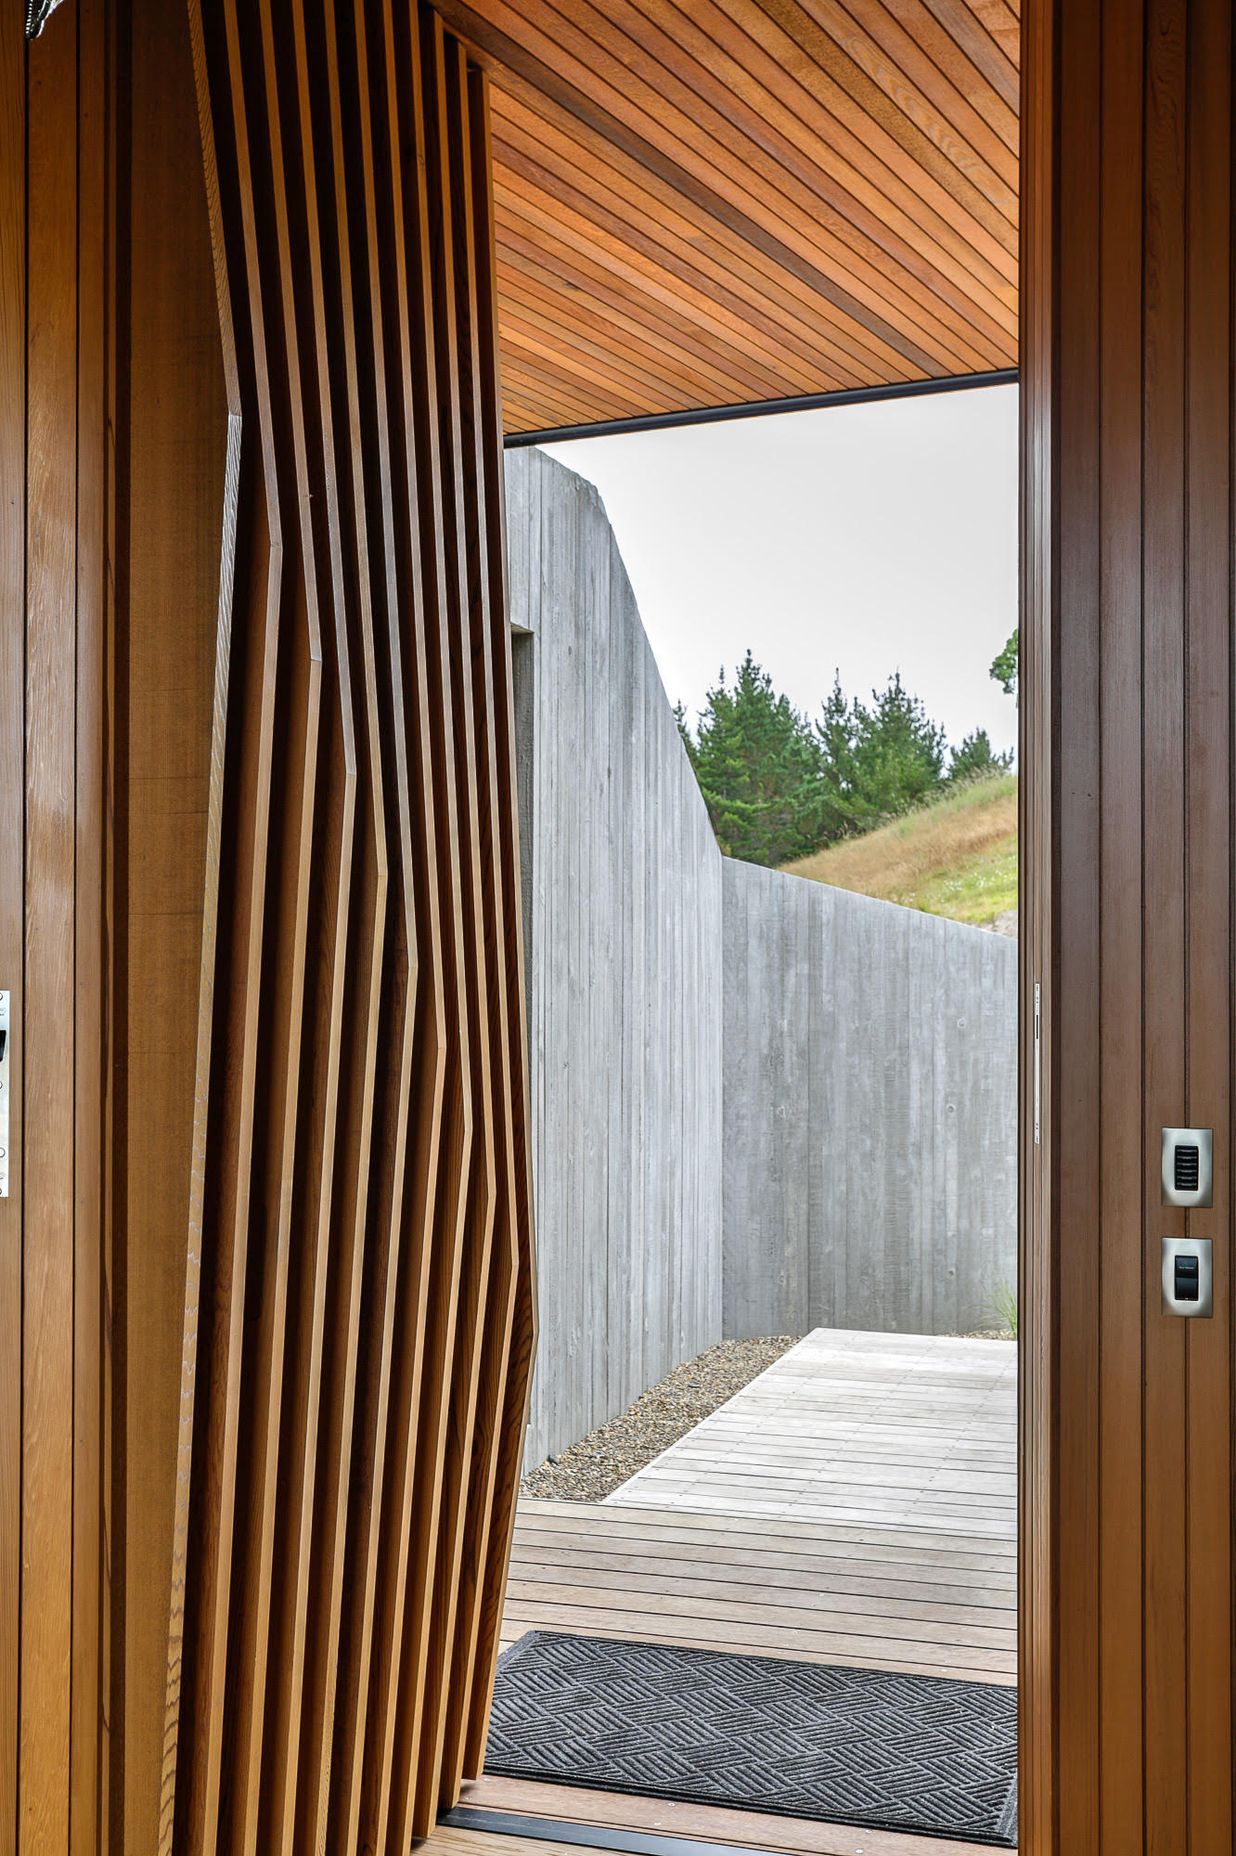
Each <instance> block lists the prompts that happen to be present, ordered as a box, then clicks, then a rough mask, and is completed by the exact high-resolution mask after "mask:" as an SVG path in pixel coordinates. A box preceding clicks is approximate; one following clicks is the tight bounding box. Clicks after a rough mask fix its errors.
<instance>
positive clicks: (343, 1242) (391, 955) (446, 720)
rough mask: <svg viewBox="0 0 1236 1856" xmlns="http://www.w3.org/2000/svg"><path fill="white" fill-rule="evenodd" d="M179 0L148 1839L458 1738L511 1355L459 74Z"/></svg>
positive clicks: (505, 979) (508, 936)
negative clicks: (191, 687)
mask: <svg viewBox="0 0 1236 1856" xmlns="http://www.w3.org/2000/svg"><path fill="white" fill-rule="evenodd" d="M190 18H191V26H192V37H193V44H194V48H195V65H196V73H197V86H198V98H199V113H200V117H201V123H202V146H203V151H204V159H205V172H206V183H207V196H208V199H209V200H210V202H211V209H212V217H213V223H214V235H215V238H214V243H215V264H216V281H217V285H218V301H219V315H220V325H221V330H222V335H223V353H224V373H225V376H226V378H227V381H228V401H229V411H230V415H231V432H232V438H231V440H230V442H229V462H228V471H227V483H226V492H225V495H226V501H225V510H224V516H225V520H224V555H223V563H222V573H221V576H220V580H221V597H220V601H219V618H218V627H217V637H216V644H215V709H214V724H213V737H214V738H213V746H212V748H211V755H210V765H211V772H210V777H209V788H210V793H211V802H210V810H209V823H208V831H207V838H206V850H205V869H206V908H205V923H206V927H205V932H204V933H203V936H202V962H201V974H200V1001H201V1004H200V1012H199V1031H198V1050H199V1055H198V1097H197V1106H196V1116H195V1127H194V1132H193V1140H192V1148H193V1155H194V1159H193V1179H194V1182H195V1183H194V1190H193V1195H192V1200H191V1229H190V1252H189V1269H188V1272H187V1275H186V1293H185V1310H184V1314H185V1319H184V1343H183V1357H182V1361H181V1385H182V1397H181V1418H180V1474H179V1499H178V1502H177V1508H176V1514H175V1517H174V1523H173V1528H174V1543H173V1544H174V1578H173V1603H172V1637H171V1646H170V1654H169V1657H168V1662H167V1706H166V1725H165V1731H164V1743H163V1744H164V1758H163V1773H162V1782H161V1788H160V1789H161V1801H162V1802H161V1828H160V1847H161V1849H163V1850H164V1851H165V1852H168V1853H169V1856H170V1853H171V1852H176V1853H177V1856H179V1853H180V1852H182V1851H184V1852H195V1853H196V1852H202V1853H203V1856H205V1853H206V1852H213V1851H215V1850H219V1851H224V1850H227V1851H237V1852H239V1851H242V1850H243V1851H246V1852H256V1851H266V1850H284V1851H302V1850H304V1851H318V1850H321V1849H323V1848H328V1849H330V1850H332V1851H335V1850H339V1851H352V1850H357V1849H360V1848H365V1849H370V1850H386V1849H390V1850H395V1849H403V1848H405V1847H406V1846H407V1843H408V1840H409V1837H411V1836H412V1835H423V1834H425V1832H426V1831H427V1829H428V1828H429V1827H430V1826H431V1825H432V1823H433V1821H434V1819H435V1818H436V1815H437V1812H438V1809H439V1808H440V1805H441V1804H442V1803H443V1802H444V1801H446V1800H449V1799H450V1798H453V1797H454V1796H455V1795H456V1794H457V1791H458V1787H459V1784H460V1781H461V1779H462V1776H463V1774H464V1772H465V1770H470V1769H471V1763H474V1760H475V1754H474V1752H473V1750H472V1740H471V1739H470V1737H469V1736H470V1735H474V1733H475V1720H476V1718H477V1717H478V1715H479V1717H480V1718H481V1719H483V1716H484V1712H485V1709H486V1707H487V1703H488V1694H489V1685H490V1682H491V1680H492V1664H493V1661H494V1658H495V1656H496V1653H497V1639H498V1632H497V1622H496V1620H497V1617H498V1615H499V1612H500V1604H501V1596H500V1594H501V1584H502V1579H503V1576H504V1569H505V1563H506V1555H507V1551H508V1548H509V1539H510V1531H511V1527H512V1525H513V1488H514V1483H515V1472H514V1471H513V1470H512V1468H511V1464H512V1461H515V1462H516V1463H517V1455H515V1456H514V1457H513V1452H512V1442H511V1438H512V1434H514V1435H515V1436H516V1437H517V1436H518V1434H519V1433H521V1432H522V1426H523V1419H524V1410H525V1406H526V1398H527V1378H528V1366H529V1355H530V1345H529V1344H528V1341H527V1338H526V1337H527V1335H528V1334H529V1331H530V1296H531V1280H530V1264H531V1252H530V1235H529V1231H528V1194H527V1191H526V1188H521V1185H520V1179H521V1168H522V1169H524V1170H526V1164H527V1163H526V1151H525V1150H526V1137H525V1134H524V1126H525V1118H524V1109H523V1104H522V1094H523V1089H524V1075H525V1063H524V1053H523V1033H522V1017H521V996H520V995H521V981H522V956H521V954H520V951H519V948H518V939H517V937H513V936H512V932H511V919H510V918H511V911H510V908H509V906H508V904H507V901H506V898H507V897H509V896H512V895H515V894H517V893H518V883H519V878H518V850H517V844H516V840H515V814H514V801H513V783H512V778H511V773H510V767H511V759H510V732H511V731H510V724H509V721H508V718H507V710H508V709H509V705H510V701H511V696H510V668H509V640H508V628H507V625H506V612H505V593H504V586H503V577H502V505H501V457H500V439H501V433H500V427H499V420H498V413H497V400H496V393H495V387H494V382H495V379H496V357H495V348H494V342H495V335H494V321H493V301H494V284H493V239H492V226H491V210H492V209H491V199H490V194H489V187H488V178H487V176H488V141H487V126H486V112H487V99H486V96H485V93H484V87H483V85H482V84H481V83H480V82H479V80H478V78H477V75H476V73H475V70H474V68H473V66H472V65H471V63H470V61H469V59H468V57H467V55H466V54H465V53H464V51H463V50H462V48H461V47H460V45H459V44H458V42H457V41H456V40H454V39H453V38H452V37H451V36H450V34H449V33H447V32H446V31H445V30H444V28H443V27H442V24H441V22H440V20H439V19H438V18H437V16H436V15H434V14H433V13H431V12H429V11H427V10H426V11H423V12H422V13H421V14H420V15H416V14H408V13H406V12H403V11H401V10H400V9H398V8H397V7H395V6H394V5H390V6H385V7H381V8H374V7H372V6H367V5H363V4H361V3H360V0H310V3H309V4H302V0H296V3H295V4H292V5H282V4H276V0H266V3H264V4H262V5H260V6H258V7H257V8H248V7H244V6H241V5H239V4H235V5H234V4H226V5H223V6H220V7H218V8H214V7H210V8H206V7H202V8H198V7H196V6H194V7H192V8H191V10H190ZM478 151H479V152H478ZM521 1336H523V1337H525V1338H523V1339H522V1340H521V1338H520V1337H521ZM470 1762H471V1763H470Z"/></svg>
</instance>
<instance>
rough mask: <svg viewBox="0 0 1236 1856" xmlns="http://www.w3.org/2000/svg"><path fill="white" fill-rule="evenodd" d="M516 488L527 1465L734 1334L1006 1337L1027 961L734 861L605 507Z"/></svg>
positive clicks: (954, 928) (526, 453)
mask: <svg viewBox="0 0 1236 1856" xmlns="http://www.w3.org/2000/svg"><path fill="white" fill-rule="evenodd" d="M506 477H507V523H508V549H509V583H510V598H511V622H512V627H513V630H514V647H513V648H514V663H515V703H516V742H517V754H518V778H519V799H520V812H521V848H522V852H523V872H524V874H523V882H524V910H525V935H526V943H527V962H528V973H527V979H528V1010H529V1061H530V1064H531V1068H532V1078H531V1100H532V1117H533V1185H534V1198H535V1216H536V1231H537V1253H538V1271H537V1274H538V1280H539V1291H540V1311H541V1340H540V1354H539V1362H538V1366H537V1374H536V1381H535V1385H534V1390H533V1403H532V1419H531V1425H530V1431H529V1442H528V1460H529V1462H539V1461H540V1460H541V1459H542V1458H543V1457H545V1456H546V1455H548V1454H549V1453H551V1452H557V1451H559V1450H561V1449H563V1448H565V1447H566V1446H567V1445H568V1444H570V1443H572V1442H574V1441H576V1440H577V1439H578V1438H580V1437H582V1436H584V1435H585V1434H586V1433H587V1432H588V1431H589V1430H591V1429H593V1428H594V1427H595V1426H596V1425H598V1424H601V1423H603V1422H604V1421H605V1420H606V1419H608V1418H610V1417H613V1416H615V1415H616V1414H617V1413H618V1412H620V1411H622V1410H624V1409H625V1408H626V1407H627V1406H628V1405H629V1404H631V1403H632V1401H633V1400H634V1399H635V1398H636V1397H637V1396H638V1395H639V1393H640V1392H642V1391H643V1390H645V1388H646V1387H648V1386H650V1385H652V1384H655V1382H656V1381H657V1380H658V1379H660V1378H662V1377H663V1376H664V1375H665V1374H666V1373H668V1372H669V1371H671V1370H672V1369H673V1368H674V1367H675V1366H677V1365H679V1364H680V1363H681V1362H682V1361H683V1360H686V1359H690V1358H692V1357H693V1355H695V1354H696V1353H699V1352H701V1351H702V1350H703V1349H704V1348H705V1347H707V1346H709V1345H711V1344H712V1343H713V1342H714V1341H717V1340H719V1339H721V1338H722V1337H723V1336H724V1337H730V1336H733V1337H743V1336H748V1335H758V1334H771V1333H780V1334H801V1333H805V1332H806V1331H807V1330H808V1329H809V1328H811V1327H819V1326H835V1327H853V1328H871V1329H883V1330H893V1331H901V1332H917V1333H927V1334H935V1333H964V1332H967V1331H969V1330H971V1329H974V1328H984V1327H990V1326H992V1325H993V1324H994V1322H995V1320H996V1308H997V1303H998V1301H999V1298H1000V1295H1001V1292H1002V1291H1003V1290H1005V1289H1011V1288H1012V1286H1013V1284H1014V1282H1015V1279H1016V1204H1015V1187H1016V1082H1015V1068H1016V1042H1017V1032H1016V993H1015V983H1016V964H1017V963H1016V947H1015V945H1014V943H1012V942H1011V941H1008V940H1005V939H1003V938H1002V937H1000V936H998V935H993V934H990V933H987V932H985V931H983V930H980V929H975V928H969V927H965V926H963V925H961V924H959V923H956V922H951V921H946V920H943V919H941V918H939V917H935V916H929V915H922V914H919V913H918V912H916V911H914V910H910V909H903V908H898V907H896V906H895V905H893V904H890V903H883V902H875V901H872V900H871V899H869V898H867V897H864V896H856V895H851V894H849V893H848V892H847V891H843V890H835V889H830V888H828V887H827V886H826V885H824V884H819V883H812V882H808V881H806V880H804V879H803V878H801V877H796V876H789V875H784V874H781V873H779V872H776V871H770V870H763V869H759V868H757V867H756V866H754V865H750V864H743V863H738V862H735V861H733V860H731V859H728V858H723V857H722V856H721V855H720V853H719V851H718V849H717V845H716V841H715V839H714V837H713V834H712V829H711V826H710V824H709V820H708V814H707V809H706V807H705V805H704V801H703V797H702V795H701V793H700V791H699V787H698V785H697V783H696V780H695V776H694V774H693V772H692V769H691V765H690V762H689V760H688V758H687V755H686V752H685V750H684V748H683V744H682V741H681V739H680V737H679V734H678V728H677V724H676V722H675V720H674V715H673V710H672V708H671V706H670V703H669V701H668V699H667V697H666V694H665V691H664V689H663V687H662V684H661V680H660V676H659V674H658V672H657V667H656V663H655V660H654V658H653V655H652V651H651V648H650V646H649V644H648V640H647V637H646V636H645V633H644V629H643V626H642V624H641V622H640V616H639V610H638V607H637V605H636V601H635V596H634V594H633V592H632V589H631V584H630V581H629V579H628V577H627V573H626V569H625V567H624V566H623V562H622V557H621V555H620V553H619V551H618V546H617V542H616V540H615V538H614V534H613V531H612V529H611V528H610V525H609V522H608V520H607V518H606V515H605V510H604V507H603V505H602V502H601V499H600V497H599V496H598V494H597V492H596V490H595V489H594V488H593V487H592V486H591V485H590V484H588V483H586V482H585V481H584V480H583V479H582V478H580V477H577V476H576V475H575V474H574V473H573V472H571V471H569V470H566V469H564V467H563V466H562V465H560V464H558V463H557V462H556V461H555V460H553V459H551V458H550V457H548V456H547V455H546V454H545V453H543V452H540V451H537V450H535V449H527V450H518V451H514V452H512V453H510V454H508V457H507V471H506Z"/></svg>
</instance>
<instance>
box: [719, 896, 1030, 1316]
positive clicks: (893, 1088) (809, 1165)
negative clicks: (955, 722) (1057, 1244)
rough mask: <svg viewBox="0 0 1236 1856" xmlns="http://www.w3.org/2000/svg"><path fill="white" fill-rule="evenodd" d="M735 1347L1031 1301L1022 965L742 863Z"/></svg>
mask: <svg viewBox="0 0 1236 1856" xmlns="http://www.w3.org/2000/svg"><path fill="white" fill-rule="evenodd" d="M724 894H725V1001H726V1014H725V1042H724V1067H725V1116H724V1133H725V1140H724V1150H725V1159H724V1167H725V1217H724V1233H725V1264H724V1280H725V1314H724V1320H725V1332H726V1334H727V1335H735V1336H739V1337H742V1336H745V1335H752V1334H769V1333H799V1332H803V1331H805V1330H806V1329H808V1328H816V1327H827V1328H867V1329H881V1330H884V1331H886V1332H891V1333H907V1334H965V1333H969V1332H972V1331H974V1330H976V1329H983V1328H992V1327H995V1326H996V1325H998V1323H997V1314H996V1310H997V1304H998V1300H999V1297H1000V1292H1001V1290H1012V1289H1013V1288H1014V1286H1015V1285H1016V1281H1017V944H1016V942H1014V941H1010V940H1008V939H1007V938H1006V937H1004V936H1003V935H998V934H992V933H990V932H989V931H988V930H986V929H982V928H970V927H968V926H966V925H965V924H964V923H961V922H952V921H946V920H944V919H943V918H942V917H940V916H936V915H924V914H921V913H919V911H918V910H916V909H903V908H899V907H898V906H897V905H896V904H895V903H890V902H877V901H873V900H872V898H870V897H869V896H857V895H853V894H851V893H850V892H849V891H847V890H842V889H832V888H830V887H829V886H828V885H827V884H823V883H812V882H808V881H805V880H804V879H802V878H801V877H795V876H788V875H783V874H782V873H781V872H779V871H775V870H763V869H758V868H757V867H756V866H755V865H753V864H742V863H736V862H733V861H731V860H729V859H726V860H725V864H724Z"/></svg>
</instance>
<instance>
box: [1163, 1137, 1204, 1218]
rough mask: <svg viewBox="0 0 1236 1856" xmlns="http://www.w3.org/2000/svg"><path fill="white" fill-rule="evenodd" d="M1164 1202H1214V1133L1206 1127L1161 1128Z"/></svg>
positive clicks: (1195, 1204)
mask: <svg viewBox="0 0 1236 1856" xmlns="http://www.w3.org/2000/svg"><path fill="white" fill-rule="evenodd" d="M1162 1180H1163V1203H1164V1204H1165V1205H1183V1206H1185V1207H1186V1208H1190V1207H1191V1208H1193V1209H1195V1210H1196V1209H1197V1208H1199V1207H1200V1208H1202V1209H1204V1208H1205V1207H1207V1206H1209V1205H1213V1204H1214V1135H1213V1133H1212V1131H1211V1130H1210V1129H1209V1128H1164V1130H1163V1162H1162Z"/></svg>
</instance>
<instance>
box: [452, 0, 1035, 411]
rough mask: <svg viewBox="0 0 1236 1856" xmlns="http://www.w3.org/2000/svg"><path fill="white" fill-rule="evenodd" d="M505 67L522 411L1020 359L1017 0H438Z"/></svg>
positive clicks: (510, 377) (503, 135)
mask: <svg viewBox="0 0 1236 1856" xmlns="http://www.w3.org/2000/svg"><path fill="white" fill-rule="evenodd" d="M437 5H438V10H439V11H440V12H441V13H442V14H443V16H444V17H445V19H446V20H447V22H448V23H449V25H450V26H451V27H452V29H453V30H454V31H456V32H457V33H459V34H460V35H462V36H463V37H465V38H466V39H467V40H468V41H469V42H470V43H471V44H472V45H473V46H474V47H475V48H476V51H477V54H478V56H479V57H480V58H481V60H482V61H483V62H485V63H486V64H487V65H488V66H489V68H490V70H491V73H492V76H493V80H494V118H493V129H494V156H495V161H496V164H497V166H496V174H495V195H496V204H497V239H498V259H499V274H498V283H499V291H500V300H499V314H500V325H501V331H502V337H503V367H504V381H505V383H506V388H505V395H504V397H505V417H506V429H507V430H508V432H511V433H514V432H521V431H522V432H526V431H529V430H533V431H535V430H542V429H546V428H549V427H553V426H560V425H563V424H588V423H592V422H595V421H599V420H608V419H614V418H630V417H639V416H641V415H645V414H649V413H653V414H655V413H666V412H678V411H690V410H697V409H702V408H705V407H710V406H725V405H731V404H732V405H740V404H742V403H744V402H746V403H751V402H753V401H763V400H772V399H778V398H797V397H800V396H803V395H808V394H815V393H826V392H830V391H836V390H838V389H846V388H863V387H871V386H888V385H897V384H910V383H913V382H915V381H923V380H928V379H942V378H948V377H951V376H954V375H961V374H975V373H986V372H994V371H997V370H1003V369H1006V368H1009V367H1012V366H1015V365H1016V358H1017V357H1016V318H1017V274H1016V260H1017V152H1016V150H1017V133H1018V130H1017V85H1018V73H1017V62H1016V60H1017V53H1018V18H1017V12H1016V9H1015V8H1014V7H1012V6H1010V5H1008V4H1006V0H552V3H551V0H437Z"/></svg>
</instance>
